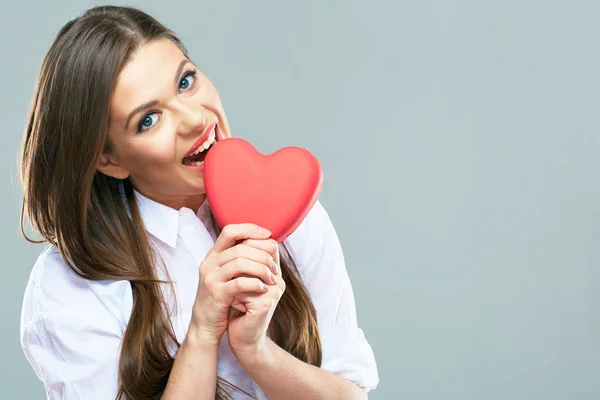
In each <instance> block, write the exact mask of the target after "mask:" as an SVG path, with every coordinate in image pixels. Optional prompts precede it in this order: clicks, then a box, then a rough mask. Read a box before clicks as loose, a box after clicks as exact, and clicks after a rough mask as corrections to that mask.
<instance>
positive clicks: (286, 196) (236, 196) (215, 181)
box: [204, 138, 323, 243]
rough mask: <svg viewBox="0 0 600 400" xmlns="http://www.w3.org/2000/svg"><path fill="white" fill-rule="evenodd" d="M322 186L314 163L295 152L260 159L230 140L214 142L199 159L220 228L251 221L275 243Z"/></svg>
mask: <svg viewBox="0 0 600 400" xmlns="http://www.w3.org/2000/svg"><path fill="white" fill-rule="evenodd" d="M322 185H323V171H322V169H321V165H320V164H319V161H318V160H317V159H316V157H315V156H314V155H312V154H311V153H310V152H308V151H307V150H304V149H302V148H299V147H285V148H283V149H280V150H277V151H276V152H274V153H273V154H270V155H264V154H261V153H259V152H258V151H257V150H256V149H255V148H254V147H253V146H252V145H251V144H250V143H249V142H247V141H245V140H243V139H240V138H231V139H224V140H221V141H218V142H217V143H215V144H214V145H213V146H212V148H211V149H210V151H209V152H208V154H207V155H206V159H205V160H204V186H205V188H206V196H207V199H208V203H209V204H210V207H211V210H212V212H213V215H214V216H215V219H216V220H217V222H218V223H219V225H220V226H221V227H223V226H226V225H228V224H238V223H247V222H251V223H254V224H257V225H259V226H262V227H264V228H267V229H268V230H270V231H271V238H273V239H275V240H276V241H277V242H278V243H281V242H283V241H284V240H285V239H286V238H287V237H288V236H289V235H290V234H291V233H292V232H293V231H294V230H295V229H296V228H297V227H298V226H299V225H300V223H301V222H302V220H303V219H304V218H305V217H306V215H307V214H308V212H309V211H310V209H311V208H312V206H313V205H314V204H315V202H316V201H317V198H318V197H319V194H320V192H321V187H322Z"/></svg>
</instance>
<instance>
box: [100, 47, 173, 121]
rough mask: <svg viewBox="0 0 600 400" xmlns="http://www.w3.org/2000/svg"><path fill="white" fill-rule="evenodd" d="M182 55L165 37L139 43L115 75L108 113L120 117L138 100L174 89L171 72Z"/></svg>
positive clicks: (116, 117) (158, 97)
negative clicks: (115, 80) (115, 79)
mask: <svg viewBox="0 0 600 400" xmlns="http://www.w3.org/2000/svg"><path fill="white" fill-rule="evenodd" d="M184 59H185V56H184V55H183V53H182V52H181V50H180V49H179V47H177V45H175V43H173V42H172V41H171V40H169V39H160V40H155V41H152V42H149V43H146V44H143V45H141V46H140V47H139V49H138V50H137V51H136V52H134V53H133V54H132V56H131V59H130V61H129V62H128V63H127V64H126V65H125V66H124V68H123V69H122V70H121V72H120V73H119V76H118V77H117V82H116V85H115V90H114V92H113V95H112V97H111V104H110V111H111V116H112V117H113V118H114V119H118V120H120V121H124V119H125V118H127V115H128V114H129V112H130V111H131V110H133V109H134V108H135V107H137V106H139V105H140V104H143V103H145V102H147V101H150V100H154V99H160V97H161V94H164V93H168V92H166V91H170V90H172V91H174V90H176V87H175V83H174V81H175V72H176V71H177V67H178V66H179V63H180V62H181V60H184Z"/></svg>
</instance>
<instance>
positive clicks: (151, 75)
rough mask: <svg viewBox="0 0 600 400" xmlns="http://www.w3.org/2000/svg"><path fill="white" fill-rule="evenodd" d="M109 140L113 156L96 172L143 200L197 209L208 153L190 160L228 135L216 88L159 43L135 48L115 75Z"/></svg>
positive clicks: (174, 51)
mask: <svg viewBox="0 0 600 400" xmlns="http://www.w3.org/2000/svg"><path fill="white" fill-rule="evenodd" d="M108 135H109V138H110V141H111V144H112V149H111V151H110V152H109V153H106V154H104V155H103V156H102V157H101V160H100V161H99V163H98V170H100V171H101V172H103V173H105V174H107V175H110V176H113V177H116V178H119V179H124V178H126V177H129V178H130V179H131V181H132V183H133V185H134V187H135V188H136V189H137V190H138V191H139V192H140V193H142V194H143V195H145V196H146V197H149V198H151V199H153V200H156V201H158V202H160V203H163V204H165V205H167V206H169V207H173V208H175V209H179V208H181V207H184V206H185V207H190V208H193V209H196V208H197V207H199V206H200V204H201V203H202V201H204V198H205V190H204V179H203V172H202V169H203V166H202V161H201V160H203V159H204V155H205V154H206V151H205V150H204V151H201V152H200V153H197V154H195V155H192V156H191V157H189V156H188V155H189V154H190V153H191V152H196V151H197V150H198V149H204V148H205V147H207V146H209V145H211V144H212V143H214V141H215V140H219V139H223V138H227V137H230V131H229V125H228V123H227V118H226V116H225V112H224V110H223V105H222V104H221V100H220V98H219V94H218V93H217V91H216V89H215V87H214V86H213V84H212V83H211V82H210V81H209V80H208V78H206V77H205V76H204V75H203V74H202V73H201V72H200V71H199V70H198V68H197V67H196V65H195V64H194V63H193V62H191V61H190V60H188V59H187V58H186V57H185V56H184V55H183V53H182V52H181V51H180V50H179V48H178V47H177V46H176V45H175V44H174V43H173V42H171V41H170V40H168V39H160V40H156V41H153V42H150V43H148V44H145V45H143V46H142V47H140V49H139V50H138V51H137V52H136V53H134V54H133V57H132V59H131V61H130V62H129V63H128V64H127V65H126V66H125V67H124V69H123V70H122V71H121V73H120V74H119V76H118V78H117V82H116V87H115V91H114V93H113V95H112V98H111V101H110V126H109V132H108ZM202 145H204V146H202ZM200 146H202V147H201V148H200Z"/></svg>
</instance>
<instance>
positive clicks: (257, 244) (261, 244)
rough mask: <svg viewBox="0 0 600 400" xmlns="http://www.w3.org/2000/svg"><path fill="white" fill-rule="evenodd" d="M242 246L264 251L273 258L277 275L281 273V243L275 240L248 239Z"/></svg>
mask: <svg viewBox="0 0 600 400" xmlns="http://www.w3.org/2000/svg"><path fill="white" fill-rule="evenodd" d="M241 244H244V245H247V246H250V247H253V248H255V249H259V250H263V251H265V252H267V253H269V254H270V255H271V257H273V260H274V261H275V263H276V265H275V266H276V268H277V269H276V271H274V272H275V273H276V274H277V273H279V243H277V242H276V241H275V240H273V239H262V240H256V239H246V240H244V241H243V242H242V243H241Z"/></svg>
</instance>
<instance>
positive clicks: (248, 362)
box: [235, 337, 277, 370]
mask: <svg viewBox="0 0 600 400" xmlns="http://www.w3.org/2000/svg"><path fill="white" fill-rule="evenodd" d="M274 346H277V345H276V344H275V342H273V341H272V340H271V339H269V338H268V337H267V338H265V341H264V342H263V343H261V344H259V345H257V346H255V347H253V348H251V349H244V350H236V351H235V357H236V358H237V360H238V362H239V363H240V365H241V366H242V367H243V368H244V369H246V370H256V369H259V368H264V367H267V366H269V365H270V364H271V363H272V361H273V357H274V350H275V349H274Z"/></svg>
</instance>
